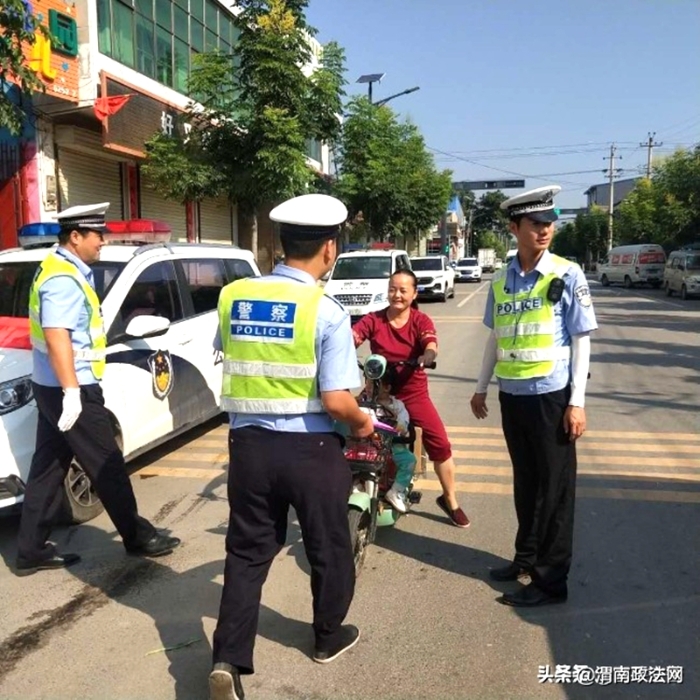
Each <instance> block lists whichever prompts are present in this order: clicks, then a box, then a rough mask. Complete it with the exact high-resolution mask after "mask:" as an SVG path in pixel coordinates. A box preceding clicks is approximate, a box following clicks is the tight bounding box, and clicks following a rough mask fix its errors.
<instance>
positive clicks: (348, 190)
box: [335, 97, 452, 239]
mask: <svg viewBox="0 0 700 700" xmlns="http://www.w3.org/2000/svg"><path fill="white" fill-rule="evenodd" d="M337 159H338V165H339V167H340V177H339V180H338V182H337V183H336V187H335V191H336V193H337V195H338V196H339V197H340V198H341V199H343V201H344V202H345V203H346V205H347V207H348V211H349V216H350V219H351V220H356V221H357V220H358V219H361V222H362V224H363V227H364V230H365V231H366V232H367V233H368V234H370V235H373V236H376V237H378V238H380V239H383V238H385V237H387V236H397V235H402V236H406V235H411V236H416V235H418V234H421V233H423V232H425V231H427V230H428V229H429V228H430V227H432V226H434V225H435V224H436V223H437V222H438V221H439V219H440V217H441V216H442V215H443V214H444V212H445V209H446V207H447V204H448V203H449V199H450V194H451V191H452V185H451V173H450V171H443V172H438V171H437V169H436V168H435V164H434V162H433V158H432V155H431V154H430V153H429V152H428V150H427V149H426V147H425V141H424V139H423V137H422V136H421V134H420V132H419V130H418V128H417V127H416V126H415V125H414V124H411V123H401V122H399V121H398V120H397V118H396V115H395V114H394V112H393V111H392V110H391V109H390V108H389V107H387V106H377V105H374V104H371V103H370V102H369V100H367V99H366V98H365V97H358V98H355V99H353V100H351V101H350V103H349V105H348V107H347V109H346V118H345V122H344V124H343V129H342V135H341V138H340V141H339V147H338V151H337Z"/></svg>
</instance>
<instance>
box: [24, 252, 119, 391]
mask: <svg viewBox="0 0 700 700" xmlns="http://www.w3.org/2000/svg"><path fill="white" fill-rule="evenodd" d="M54 277H70V278H72V279H74V280H75V282H76V284H78V286H79V287H80V289H81V291H82V292H83V294H84V295H85V308H86V311H87V312H88V316H89V327H88V332H89V335H90V344H91V346H92V347H91V348H89V349H88V348H76V347H75V346H74V347H73V359H74V360H75V361H84V362H89V363H90V369H91V370H92V373H93V375H94V376H95V379H98V380H99V379H102V377H103V375H104V370H105V364H106V358H107V336H106V335H105V331H104V324H103V322H102V312H101V311H100V300H99V299H98V297H97V294H96V293H95V290H94V289H93V288H92V286H91V285H90V283H89V282H88V281H87V280H86V279H85V277H84V276H83V275H82V274H81V272H80V270H79V269H78V268H77V267H76V266H75V265H74V264H73V263H72V262H70V261H68V260H65V259H64V258H62V257H60V256H58V255H55V254H54V253H50V254H49V255H48V256H47V257H46V258H44V260H43V262H42V263H41V265H40V266H39V269H38V271H37V275H36V277H35V278H34V283H33V284H32V288H31V291H30V292H29V336H30V339H31V341H32V346H33V347H34V348H36V349H37V350H39V351H41V352H43V353H46V354H48V349H47V347H46V336H45V335H44V329H43V328H42V327H41V296H40V294H39V290H40V289H41V287H42V285H43V284H44V283H45V282H47V281H48V280H50V279H53V278H54Z"/></svg>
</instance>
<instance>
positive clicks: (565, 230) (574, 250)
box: [552, 221, 584, 260]
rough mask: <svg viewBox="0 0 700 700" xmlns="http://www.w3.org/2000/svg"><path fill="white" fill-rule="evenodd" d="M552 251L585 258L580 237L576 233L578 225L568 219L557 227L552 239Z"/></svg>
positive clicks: (563, 255) (564, 255) (562, 254)
mask: <svg viewBox="0 0 700 700" xmlns="http://www.w3.org/2000/svg"><path fill="white" fill-rule="evenodd" d="M552 252H553V253H556V254H557V255H561V256H562V257H569V256H571V257H575V258H577V259H579V260H583V257H584V255H583V254H582V251H581V249H580V245H579V239H578V236H577V233H576V225H575V224H574V223H572V222H571V221H567V222H566V223H565V224H562V225H561V226H560V227H559V228H557V230H556V233H555V234H554V240H553V241H552Z"/></svg>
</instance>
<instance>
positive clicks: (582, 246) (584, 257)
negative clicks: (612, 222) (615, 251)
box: [552, 206, 609, 263]
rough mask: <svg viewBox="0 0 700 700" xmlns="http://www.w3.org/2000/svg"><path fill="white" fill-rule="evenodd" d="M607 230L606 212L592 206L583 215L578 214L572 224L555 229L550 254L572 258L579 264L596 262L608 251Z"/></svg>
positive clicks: (601, 208)
mask: <svg viewBox="0 0 700 700" xmlns="http://www.w3.org/2000/svg"><path fill="white" fill-rule="evenodd" d="M608 230H609V229H608V213H607V211H606V210H605V209H604V208H603V207H598V206H593V207H591V209H590V211H588V212H586V213H585V214H578V216H577V217H576V219H575V220H574V221H573V223H572V222H567V223H565V224H563V225H561V226H560V227H559V228H558V229H557V232H556V234H555V236H554V240H553V241H552V252H554V253H556V254H557V255H562V256H573V257H575V258H576V259H577V260H579V262H586V263H591V262H592V261H594V260H595V261H597V260H599V259H600V258H602V257H605V253H606V252H607V250H608Z"/></svg>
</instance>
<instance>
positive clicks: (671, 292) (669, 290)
mask: <svg viewBox="0 0 700 700" xmlns="http://www.w3.org/2000/svg"><path fill="white" fill-rule="evenodd" d="M666 296H667V297H672V296H673V290H672V289H671V285H670V284H669V283H668V282H666Z"/></svg>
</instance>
